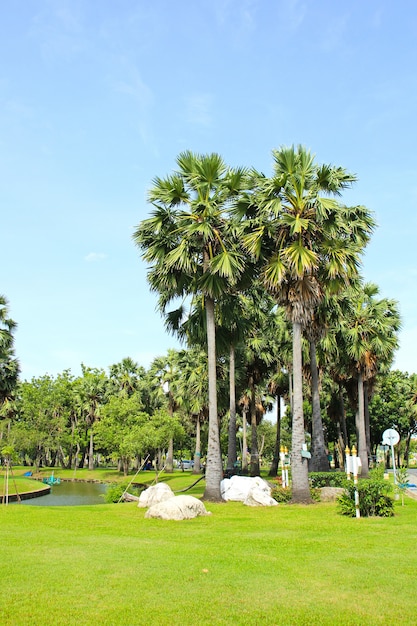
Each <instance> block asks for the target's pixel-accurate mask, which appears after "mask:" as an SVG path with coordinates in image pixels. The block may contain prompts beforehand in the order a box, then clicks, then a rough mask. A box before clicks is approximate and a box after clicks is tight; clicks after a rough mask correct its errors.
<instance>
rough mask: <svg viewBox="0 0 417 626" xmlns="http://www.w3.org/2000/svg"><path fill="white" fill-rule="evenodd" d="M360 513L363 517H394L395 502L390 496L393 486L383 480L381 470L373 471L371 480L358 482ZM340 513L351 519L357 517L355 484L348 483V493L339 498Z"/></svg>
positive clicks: (365, 479)
mask: <svg viewBox="0 0 417 626" xmlns="http://www.w3.org/2000/svg"><path fill="white" fill-rule="evenodd" d="M357 489H358V494H359V511H360V514H361V517H372V516H376V517H392V516H393V515H394V501H393V499H392V498H391V497H390V496H389V494H390V493H391V492H392V485H391V483H389V482H388V481H386V480H384V479H383V478H381V472H380V470H379V469H378V470H373V471H372V472H371V473H370V477H369V478H361V479H359V480H358V485H357ZM337 502H338V512H339V513H340V514H341V515H347V516H349V517H355V516H356V506H355V484H354V482H353V481H346V493H345V494H343V495H341V496H339V498H338V499H337Z"/></svg>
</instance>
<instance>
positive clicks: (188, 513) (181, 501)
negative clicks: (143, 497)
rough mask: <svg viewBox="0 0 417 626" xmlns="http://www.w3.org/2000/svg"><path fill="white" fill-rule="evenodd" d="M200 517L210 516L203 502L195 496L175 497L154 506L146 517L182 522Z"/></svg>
mask: <svg viewBox="0 0 417 626" xmlns="http://www.w3.org/2000/svg"><path fill="white" fill-rule="evenodd" d="M199 515H210V513H209V512H208V511H206V508H205V506H204V504H203V503H202V502H201V500H198V499H197V498H194V496H174V497H173V498H170V499H169V500H165V501H164V502H159V504H154V505H153V506H151V507H150V509H149V510H148V511H146V513H145V517H147V518H150V517H153V518H157V519H165V520H182V519H192V518H193V517H198V516H199Z"/></svg>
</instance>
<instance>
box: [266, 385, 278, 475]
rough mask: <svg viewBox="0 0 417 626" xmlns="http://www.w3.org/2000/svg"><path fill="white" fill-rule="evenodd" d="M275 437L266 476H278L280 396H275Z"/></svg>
mask: <svg viewBox="0 0 417 626" xmlns="http://www.w3.org/2000/svg"><path fill="white" fill-rule="evenodd" d="M276 433H277V434H276V438H275V448H274V458H273V459H272V463H271V468H270V470H269V473H268V476H278V467H279V453H280V451H281V396H280V395H278V396H277V431H276Z"/></svg>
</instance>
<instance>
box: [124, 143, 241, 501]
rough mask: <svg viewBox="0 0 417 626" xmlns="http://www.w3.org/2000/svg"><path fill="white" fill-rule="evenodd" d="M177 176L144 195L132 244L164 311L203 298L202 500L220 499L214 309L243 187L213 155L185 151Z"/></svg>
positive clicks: (236, 265)
mask: <svg viewBox="0 0 417 626" xmlns="http://www.w3.org/2000/svg"><path fill="white" fill-rule="evenodd" d="M177 166H178V169H177V171H176V172H175V173H174V174H172V175H170V176H168V177H166V178H155V179H154V181H153V187H152V188H151V190H150V192H149V196H148V197H149V201H150V202H151V203H152V205H153V207H154V210H153V212H152V216H151V217H150V218H148V219H146V220H144V221H143V222H141V223H140V224H139V226H138V228H137V229H136V231H135V233H134V241H135V243H136V244H137V245H138V246H139V248H140V249H141V250H142V252H143V258H144V259H145V260H146V261H147V262H148V263H149V264H150V269H149V272H148V281H149V283H150V285H151V288H152V289H153V290H155V291H156V292H158V294H159V305H160V308H161V310H162V312H165V311H166V308H167V305H168V304H169V303H170V302H172V301H173V300H175V299H176V298H184V297H193V296H195V295H202V296H203V297H204V306H205V311H206V331H207V356H208V372H209V438H208V451H207V464H206V489H205V492H204V497H205V499H207V500H221V492H220V482H221V480H222V477H223V467H222V462H221V451H220V436H219V423H218V411H217V390H216V341H215V340H216V324H215V304H216V301H217V300H218V299H220V298H221V297H222V295H223V294H224V293H227V292H228V291H229V290H230V289H231V288H233V287H234V286H235V285H236V283H237V282H238V280H239V278H240V277H241V275H242V274H243V272H244V269H245V255H244V254H243V252H242V250H241V247H240V246H239V243H238V240H237V237H236V233H235V229H234V228H233V227H232V225H231V222H230V220H229V219H228V213H227V210H228V206H229V204H230V202H231V200H232V199H233V198H234V197H236V196H237V194H239V193H240V192H241V190H242V189H243V188H244V186H245V184H246V175H245V171H244V170H243V169H231V168H229V167H227V166H226V164H225V163H224V161H223V159H222V158H221V157H220V156H219V155H218V154H208V155H199V154H193V153H192V152H190V151H187V152H183V153H181V154H180V155H179V156H178V158H177Z"/></svg>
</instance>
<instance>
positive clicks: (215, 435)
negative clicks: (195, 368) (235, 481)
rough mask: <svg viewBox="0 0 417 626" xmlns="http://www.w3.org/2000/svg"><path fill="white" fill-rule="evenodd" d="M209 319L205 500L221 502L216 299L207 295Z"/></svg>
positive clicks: (207, 317) (221, 474) (221, 470)
mask: <svg viewBox="0 0 417 626" xmlns="http://www.w3.org/2000/svg"><path fill="white" fill-rule="evenodd" d="M205 302H206V320H207V356H208V396H209V432H208V444H207V463H206V489H205V491H204V496H203V497H204V500H212V501H214V502H221V500H222V496H221V492H220V482H221V481H222V479H223V466H222V460H221V448H220V435H219V420H218V415H217V388H216V327H215V319H214V300H213V299H212V298H209V297H206V299H205Z"/></svg>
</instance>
